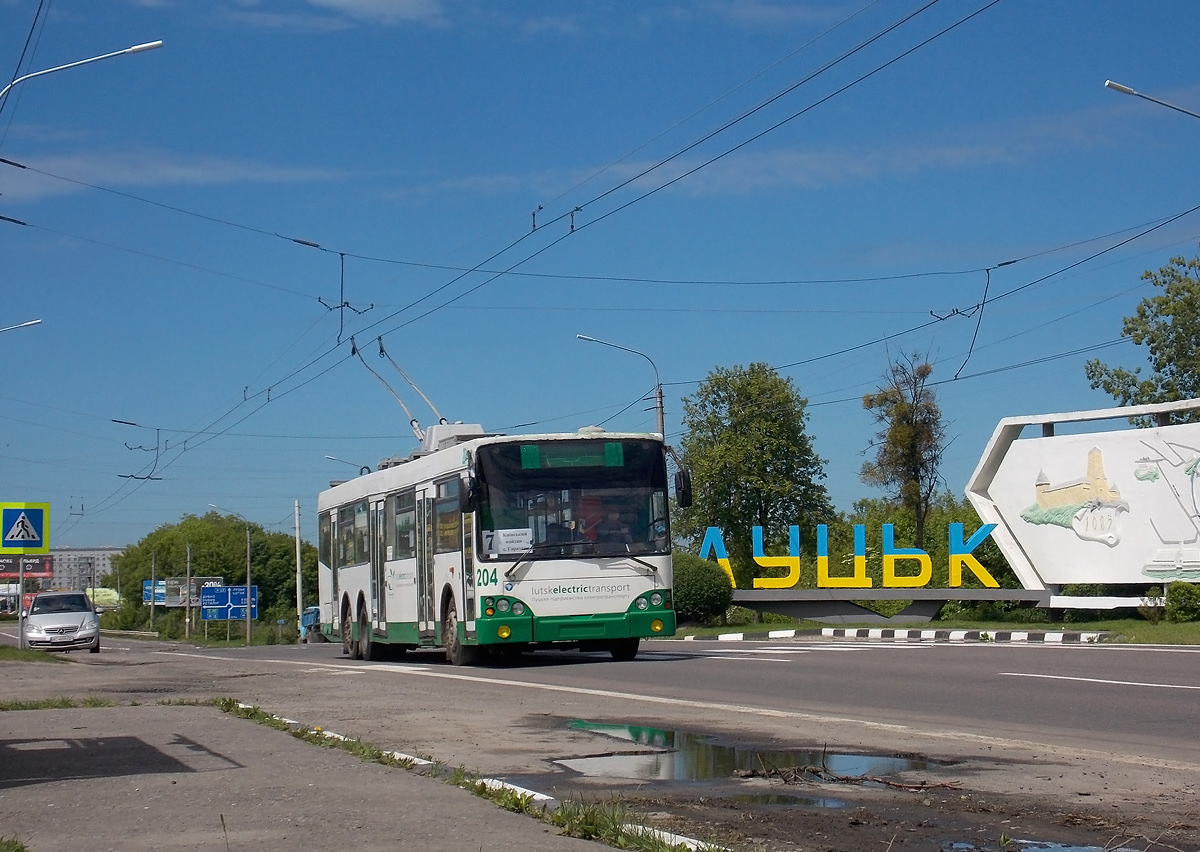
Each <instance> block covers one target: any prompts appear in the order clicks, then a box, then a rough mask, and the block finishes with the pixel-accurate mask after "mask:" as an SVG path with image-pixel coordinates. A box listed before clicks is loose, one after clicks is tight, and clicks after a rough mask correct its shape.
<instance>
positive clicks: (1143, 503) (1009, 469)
mask: <svg viewBox="0 0 1200 852" xmlns="http://www.w3.org/2000/svg"><path fill="white" fill-rule="evenodd" d="M1195 408H1200V400H1186V401H1184V402H1176V403H1167V404H1163V405H1148V406H1133V407H1127V408H1113V409H1100V410H1096V411H1082V412H1072V413H1066V414H1050V415H1038V416H1035V417H1026V418H1020V417H1013V418H1006V419H1005V420H1003V421H1001V422H1000V425H999V426H997V428H996V432H995V433H994V434H993V436H992V440H991V442H990V443H989V444H988V447H987V450H986V451H985V452H984V455H983V458H982V460H981V461H980V463H979V466H978V467H977V468H976V471H975V474H974V476H973V477H972V479H971V482H970V484H969V485H968V486H967V497H968V499H970V501H971V503H972V504H973V505H974V506H975V509H976V511H977V512H978V513H979V516H980V517H981V518H982V519H983V520H984V522H985V523H994V524H996V525H997V529H996V530H995V532H994V533H993V538H994V539H995V541H996V543H997V544H998V545H999V546H1000V548H1001V550H1002V551H1003V552H1004V555H1005V557H1006V558H1007V559H1008V561H1009V564H1010V565H1012V567H1013V569H1014V570H1015V571H1016V573H1017V575H1018V576H1019V577H1020V578H1021V581H1022V583H1024V584H1025V587H1026V588H1029V589H1035V588H1046V587H1053V586H1059V585H1064V584H1068V583H1124V584H1136V585H1143V586H1145V585H1148V584H1151V583H1154V584H1166V583H1169V582H1171V581H1172V580H1186V581H1193V582H1194V581H1197V580H1200V486H1198V484H1197V472H1198V469H1200V423H1181V424H1176V425H1159V426H1155V427H1152V428H1142V429H1137V428H1131V427H1130V426H1129V423H1128V418H1130V417H1132V416H1140V417H1149V418H1150V419H1152V420H1155V421H1156V422H1160V423H1162V422H1164V421H1165V420H1166V419H1167V417H1168V416H1169V414H1170V413H1171V412H1173V411H1186V410H1190V409H1195ZM1105 420H1107V421H1110V423H1108V424H1107V425H1101V426H1096V425H1093V424H1097V423H1098V422H1099V421H1105ZM1111 421H1115V422H1111ZM1067 424H1077V425H1073V426H1072V431H1073V432H1076V433H1077V434H1059V435H1056V434H1054V433H1055V431H1056V427H1057V428H1061V427H1062V426H1064V425H1067ZM1034 425H1040V426H1041V427H1042V429H1041V434H1040V435H1039V436H1033V437H1026V438H1022V437H1020V435H1021V432H1022V430H1024V428H1025V427H1027V426H1034Z"/></svg>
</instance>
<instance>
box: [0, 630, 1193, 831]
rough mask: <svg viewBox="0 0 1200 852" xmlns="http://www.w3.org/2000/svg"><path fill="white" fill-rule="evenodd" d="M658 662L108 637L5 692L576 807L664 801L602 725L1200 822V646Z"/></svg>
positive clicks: (676, 655)
mask: <svg viewBox="0 0 1200 852" xmlns="http://www.w3.org/2000/svg"><path fill="white" fill-rule="evenodd" d="M5 633H11V630H5V629H4V628H0V640H2V639H3V638H4V636H3V635H4V634H5ZM643 648H644V650H643V653H642V654H641V655H639V657H638V659H637V660H635V661H632V662H628V663H616V662H612V661H611V660H609V659H608V656H607V655H606V654H589V655H584V654H579V653H577V652H562V653H538V654H533V655H526V656H525V657H524V658H522V659H521V661H520V662H518V663H516V664H514V665H505V666H494V667H482V668H476V669H464V668H454V667H451V666H449V665H447V664H446V663H445V661H444V656H443V655H441V654H438V653H434V652H419V653H411V654H409V655H408V656H407V658H406V659H405V660H404V661H402V662H395V663H369V662H356V661H352V660H349V659H348V658H345V657H343V656H342V655H341V648H340V645H329V644H324V645H322V644H317V645H310V646H302V647H297V646H263V647H255V648H250V649H247V648H229V649H222V650H213V649H200V648H191V647H186V646H183V645H176V644H168V643H160V642H141V641H130V640H125V639H112V638H107V637H106V640H105V645H104V649H103V651H102V653H101V654H99V655H88V654H72V655H70V656H71V660H72V661H73V662H75V663H78V665H72V666H67V667H64V666H52V667H51V666H20V667H8V668H7V669H6V671H5V672H4V682H5V687H6V689H5V692H6V694H7V695H6V697H11V698H16V699H21V698H39V697H49V696H50V695H57V694H71V695H75V696H80V697H82V696H86V695H92V696H96V697H100V698H105V699H108V700H114V701H117V702H129V701H134V700H136V701H139V702H143V701H145V702H153V701H155V700H156V699H159V698H171V699H180V698H183V699H186V698H195V699H206V698H211V697H215V696H230V697H235V698H238V699H240V700H242V701H246V702H249V703H254V704H257V705H259V706H261V707H262V708H263V709H265V710H268V711H271V712H275V713H279V714H280V715H283V716H286V717H288V718H292V719H296V720H299V721H301V722H302V723H304V724H306V725H309V726H317V725H320V726H321V727H323V728H324V729H326V730H330V731H336V732H338V733H341V734H345V735H347V736H358V737H362V738H363V739H365V740H367V741H369V742H372V743H374V744H376V745H379V746H381V747H385V748H393V749H398V750H400V751H402V752H405V753H408V754H423V755H429V756H431V757H434V758H436V759H437V760H439V761H441V762H443V763H444V764H445V765H447V766H460V765H461V766H463V767H465V768H467V769H469V770H473V771H475V772H478V773H481V774H485V775H489V776H492V777H503V778H508V779H510V780H513V781H515V782H517V783H522V784H525V785H527V786H534V787H535V788H536V789H541V790H543V791H545V792H547V793H550V794H551V795H556V796H559V797H561V796H563V795H567V794H571V793H573V792H578V791H580V790H584V791H590V792H591V793H598V792H600V791H603V792H604V793H606V794H607V793H610V792H612V791H614V790H624V791H626V793H630V792H631V791H636V792H639V793H643V794H644V793H645V792H646V790H647V789H649V788H650V787H653V786H654V782H647V780H646V779H645V778H637V777H629V778H623V777H601V778H591V777H583V776H579V775H577V774H576V773H574V772H572V771H570V770H569V769H568V768H567V767H566V765H565V764H564V763H563V761H564V760H569V759H573V758H580V757H587V756H594V755H601V754H610V753H613V752H636V751H645V750H646V749H645V747H643V746H639V744H637V743H620V742H615V741H614V740H612V739H611V738H608V737H604V736H601V735H598V734H595V733H590V732H587V731H581V730H578V729H575V728H571V727H569V723H570V722H571V721H572V720H577V719H586V720H589V721H592V722H602V723H606V724H618V725H636V726H645V727H655V728H662V729H665V730H668V731H683V732H694V733H698V734H703V735H711V736H713V737H715V738H717V740H718V741H720V742H724V743H730V744H737V745H744V746H747V747H749V748H752V749H760V750H764V749H770V750H786V749H800V748H816V749H823V748H828V749H829V750H830V751H831V752H844V753H875V754H878V753H883V754H907V755H919V756H922V757H926V758H929V759H931V760H935V761H941V762H943V763H944V764H946V766H945V767H944V768H941V769H939V770H938V771H937V773H936V780H938V781H941V782H944V783H949V784H957V785H962V786H963V789H964V790H966V789H969V790H971V791H973V793H972V794H974V793H976V792H977V793H979V794H980V795H998V796H1005V797H1008V799H1010V800H1012V801H1014V802H1015V801H1016V798H1014V797H1017V798H1021V802H1024V803H1025V804H1019V803H1018V804H1013V805H1012V807H1013V808H1014V809H1015V811H1014V812H1021V811H1022V809H1023V808H1024V809H1025V810H1026V811H1029V810H1032V809H1035V808H1036V806H1038V805H1039V804H1040V803H1052V804H1053V807H1051V808H1050V810H1051V811H1054V812H1061V813H1065V812H1068V811H1069V812H1071V813H1074V812H1075V811H1076V810H1078V808H1079V805H1080V803H1081V802H1084V803H1086V804H1087V805H1088V807H1090V808H1092V809H1094V811H1095V813H1107V814H1113V813H1120V814H1122V815H1127V814H1138V815H1140V816H1138V818H1139V819H1143V818H1144V819H1149V820H1151V821H1152V822H1153V821H1155V820H1157V823H1158V824H1162V825H1178V824H1185V825H1191V826H1194V825H1195V824H1196V823H1197V822H1200V817H1198V816H1197V813H1198V812H1200V806H1198V804H1197V792H1196V791H1197V790H1200V738H1198V737H1197V736H1196V734H1195V732H1196V730H1197V729H1198V725H1200V701H1198V700H1197V699H1198V698H1200V648H1171V647H1160V646H1152V647H1146V646H1105V645H1081V646H1056V645H1020V644H1011V645H1005V644H965V645H960V644H943V643H936V644H935V643H911V644H908V643H891V642H866V641H838V640H819V639H818V640H803V639H800V640H786V641H777V642H738V643H726V642H720V643H718V642H682V641H659V642H652V643H646V644H645V645H644V646H643ZM47 669H54V670H55V671H54V672H53V674H52V676H50V675H49V674H48V673H47V672H46V671H45V670H47ZM64 670H65V671H64ZM2 721H3V720H2V718H0V722H2ZM648 784H649V786H648ZM962 798H963V799H966V798H967V796H965V795H964V796H963V797H962ZM941 801H942V802H943V804H945V803H946V801H947V800H946V799H942V800H941ZM989 807H991V806H989ZM1055 808H1057V811H1055ZM1096 809H1105V810H1103V811H1100V810H1096ZM1049 818H1050V817H1049V816H1048V817H1047V819H1049ZM1089 818H1095V819H1098V818H1099V817H1089ZM1188 820H1190V822H1187V821H1188ZM1047 824H1049V823H1047ZM1189 830H1190V829H1189ZM880 842H886V837H884V839H883V840H882V841H880ZM1103 842H1104V841H1103V840H1102V841H1101V842H1100V844H1099V845H1103ZM1182 848H1195V847H1194V846H1188V845H1186V844H1185V846H1184V847H1182Z"/></svg>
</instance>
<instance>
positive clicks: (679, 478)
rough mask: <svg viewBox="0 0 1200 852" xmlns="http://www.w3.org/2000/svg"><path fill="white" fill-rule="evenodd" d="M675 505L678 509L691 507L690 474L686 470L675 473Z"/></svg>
mask: <svg viewBox="0 0 1200 852" xmlns="http://www.w3.org/2000/svg"><path fill="white" fill-rule="evenodd" d="M675 505H677V506H678V507H679V508H680V509H686V508H688V507H689V506H691V505H692V474H691V473H690V472H688V471H686V470H677V471H675Z"/></svg>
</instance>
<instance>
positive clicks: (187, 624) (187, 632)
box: [183, 544, 192, 639]
mask: <svg viewBox="0 0 1200 852" xmlns="http://www.w3.org/2000/svg"><path fill="white" fill-rule="evenodd" d="M184 594H185V595H187V604H186V607H187V610H186V614H185V616H184V619H183V638H184V639H191V638H192V546H191V545H190V544H189V545H188V546H187V588H186V590H185V591H184Z"/></svg>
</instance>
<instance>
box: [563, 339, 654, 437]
mask: <svg viewBox="0 0 1200 852" xmlns="http://www.w3.org/2000/svg"><path fill="white" fill-rule="evenodd" d="M575 336H576V337H577V338H579V339H580V340H586V341H587V342H588V343H599V344H600V345H601V346H611V347H612V348H613V349H620V350H621V351H622V352H629V353H632V354H633V355H641V356H642V357H643V358H645V359H646V360H647V361H649V362H650V366H651V367H653V368H654V411H655V413H656V414H657V416H658V434H660V435H662V436H663V439H664V440H666V437H667V427H666V415H665V413H664V412H663V389H662V382H661V381H660V380H659V378H658V366H657V365H656V364H655V363H654V360H653V359H652V358H651V357H650V356H649V355H647V354H646V353H645V352H638V351H637V350H636V349H630V348H629V347H627V346H618V345H617V344H615V343H609V342H608V341H607V340H601V339H599V338H598V337H588V336H587V335H586V334H577V335H575Z"/></svg>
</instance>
